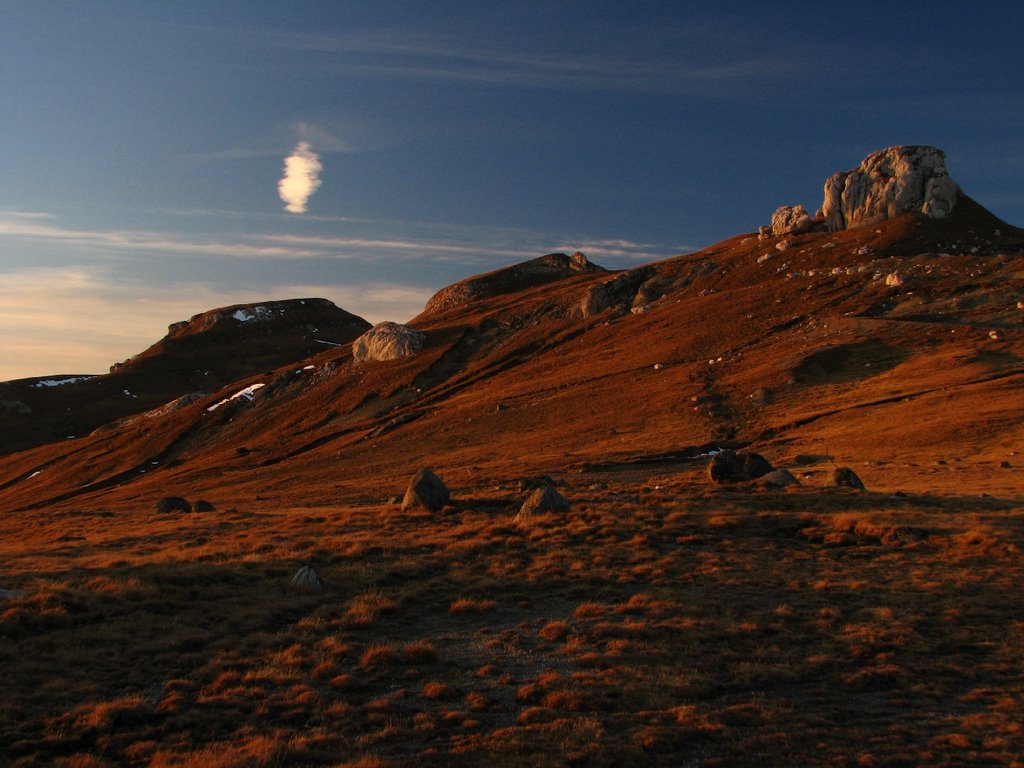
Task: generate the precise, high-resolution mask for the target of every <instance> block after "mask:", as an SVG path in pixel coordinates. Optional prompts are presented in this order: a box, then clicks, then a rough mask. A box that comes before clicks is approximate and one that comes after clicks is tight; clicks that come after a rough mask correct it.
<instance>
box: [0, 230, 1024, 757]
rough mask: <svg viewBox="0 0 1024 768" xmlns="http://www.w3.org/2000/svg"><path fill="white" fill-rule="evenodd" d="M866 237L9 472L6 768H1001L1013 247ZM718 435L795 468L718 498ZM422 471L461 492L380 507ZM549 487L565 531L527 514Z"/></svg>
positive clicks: (54, 453) (671, 273)
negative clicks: (851, 477)
mask: <svg viewBox="0 0 1024 768" xmlns="http://www.w3.org/2000/svg"><path fill="white" fill-rule="evenodd" d="M954 223H955V222H954ZM960 225H961V231H962V229H963V225H964V223H963V222H961V223H960ZM879 229H880V230H881V231H879V232H875V231H874V230H870V231H863V230H861V231H856V232H848V233H844V234H841V235H808V236H803V237H801V238H795V239H794V240H795V242H794V244H793V246H792V247H790V248H789V249H787V250H785V251H778V250H776V249H774V247H773V245H774V243H773V242H769V243H759V242H758V241H757V240H756V238H750V237H746V238H736V239H734V240H732V241H727V242H726V243H723V244H720V245H718V246H715V247H714V248H712V249H709V250H708V251H705V252H702V253H700V254H694V255H690V256H685V257H680V258H678V259H675V260H672V261H670V262H665V263H662V264H661V265H659V266H658V271H659V275H660V276H661V277H662V278H663V279H664V280H665V282H666V284H670V285H673V286H674V287H673V288H672V290H671V291H670V292H669V293H668V295H666V296H665V297H664V298H663V299H661V300H659V301H657V302H655V303H653V304H652V305H651V308H650V309H649V311H647V312H645V313H643V314H638V315H632V314H627V315H625V316H622V317H618V318H613V317H611V316H610V315H609V314H607V313H605V314H603V315H599V316H597V317H595V318H590V319H583V318H581V317H579V315H578V314H576V313H574V312H571V311H570V310H571V309H572V308H574V307H575V306H577V305H578V303H579V301H580V299H581V298H582V295H583V293H584V291H585V290H586V287H587V285H589V284H590V283H592V282H594V281H600V280H601V279H607V278H606V277H605V278H602V277H601V276H596V277H592V276H580V277H576V278H571V279H569V280H567V281H564V282H561V283H558V284H557V285H556V286H548V287H541V288H535V289H530V290H527V291H525V292H522V293H517V294H513V295H509V296H505V297H498V298H493V299H490V300H488V302H487V303H486V304H485V305H476V306H470V307H468V308H465V309H462V310H452V311H448V312H446V313H445V314H439V315H432V316H423V317H421V318H419V320H418V325H419V326H420V327H421V328H423V329H424V330H426V331H427V332H428V348H427V349H426V350H425V351H424V353H422V354H421V355H420V356H418V357H416V358H413V359H412V360H409V361H402V362H395V363H386V364H379V365H368V366H362V367H354V366H352V365H351V363H350V362H349V361H348V360H347V359H346V357H345V356H344V355H343V354H341V355H339V353H337V352H335V353H325V354H323V355H321V356H320V357H318V358H315V359H313V360H312V361H311V362H313V363H314V364H315V365H316V366H317V368H316V370H315V371H312V372H308V373H304V374H302V375H301V376H299V377H298V378H295V379H291V378H290V377H288V376H286V375H285V372H284V371H282V372H280V373H278V374H274V375H272V376H269V377H261V378H262V379H263V380H265V381H266V382H267V383H268V386H267V387H266V388H265V390H268V391H270V393H269V394H268V395H266V396H259V397H257V399H256V401H255V402H254V403H253V404H252V405H251V406H248V407H241V406H239V407H223V408H221V409H218V410H217V411H215V412H213V413H206V412H205V411H204V410H203V409H204V408H205V407H206V406H207V405H209V403H203V404H199V405H196V406H194V407H193V408H192V409H186V410H184V411H182V412H179V413H178V414H175V415H173V416H170V417H167V418H165V419H158V420H152V421H150V422H148V423H145V424H141V425H134V426H132V427H130V428H126V429H124V430H121V431H116V432H114V433H108V434H106V435H103V436H96V437H93V438H84V439H82V440H77V441H69V442H66V443H61V444H59V445H56V446H49V447H43V448H39V449H35V450H33V451H26V452H23V453H20V454H16V455H14V456H11V457H7V458H5V459H4V462H3V464H2V465H0V506H2V507H3V508H4V509H5V510H6V512H5V533H4V535H3V536H2V537H0V563H2V566H0V568H2V570H0V587H2V588H4V589H10V590H19V591H21V592H24V594H12V595H10V596H8V597H6V598H4V599H3V600H2V602H0V610H2V614H0V662H2V666H3V669H4V671H5V672H4V673H5V676H6V681H5V691H6V692H7V695H6V696H4V697H3V703H0V734H2V738H0V744H2V745H3V746H2V747H0V750H2V753H0V754H2V755H3V759H4V760H6V761H7V762H9V763H12V764H16V765H17V764H22V765H53V764H60V763H61V761H64V764H67V765H76V766H79V767H83V766H92V765H95V766H101V765H120V764H134V765H158V766H160V765H190V764H201V765H220V766H228V765H239V766H241V765H268V766H270V765H344V764H351V765H363V766H370V765H391V764H394V765H407V764H423V765H479V764H481V763H484V762H487V763H491V764H494V765H534V764H552V765H556V764H565V765H571V764H586V765H601V764H607V765H629V764H636V765H661V764H663V765H687V764H692V765H730V766H731V765H755V764H758V765H760V764H765V763H768V764H791V765H950V766H953V765H957V766H959V765H1014V764H1017V765H1019V764H1020V762H1019V755H1020V754H1021V753H1022V752H1024V735H1022V733H1021V731H1020V727H1019V723H1020V722H1021V721H1022V720H1024V675H1022V674H1021V672H1020V666H1019V658H1020V653H1021V650H1022V646H1024V624H1022V622H1021V620H1020V616H1019V611H1017V610H1016V609H1015V607H1014V606H1016V604H1017V602H1019V601H1018V600H1017V598H1016V591H1017V588H1018V586H1019V584H1020V582H1021V576H1022V573H1021V570H1022V560H1021V556H1020V553H1021V549H1022V547H1024V518H1022V517H1021V514H1020V510H1021V507H1022V499H1024V493H1022V480H1021V468H1020V466H1019V465H1020V463H1021V460H1020V458H1019V456H1018V455H1017V454H1016V453H1014V451H1015V450H1017V446H1019V445H1021V440H1020V438H1021V431H1022V422H1024V409H1022V407H1021V404H1022V402H1024V399H1022V397H1021V384H1022V381H1024V378H1022V369H1021V360H1022V359H1024V344H1022V341H1024V332H1022V331H1020V330H1018V329H1019V328H1020V320H1019V317H1020V310H1018V309H1017V308H1016V301H1017V300H1019V298H1020V296H1021V288H1022V286H1024V281H1022V275H1021V267H1020V257H1019V256H1012V257H1007V256H1005V255H1000V253H998V252H997V251H1000V250H1002V251H1003V252H1008V251H1007V249H1006V248H1003V249H998V248H996V249H993V251H992V252H991V253H990V254H988V255H985V254H981V255H978V256H966V255H956V254H955V253H953V252H952V251H953V250H954V249H953V248H952V247H948V246H947V247H946V248H943V249H941V250H940V249H939V248H937V247H936V245H937V243H938V242H939V241H940V240H939V235H936V234H934V233H933V234H932V235H931V236H930V237H931V240H930V241H928V242H926V243H923V244H922V243H917V244H916V245H915V244H914V242H913V241H914V238H915V237H917V236H918V235H917V234H916V233H915V228H914V222H913V221H900V222H891V223H890V224H888V225H886V226H883V227H880V228H879ZM939 234H940V235H941V234H942V233H939ZM908 243H910V244H911V245H908ZM1004 245H1006V244H1004ZM911 246H913V247H911ZM862 247H868V248H870V249H871V251H870V252H869V253H866V254H856V253H855V251H856V250H857V249H859V248H862ZM936 252H940V253H946V255H941V256H939V255H935V254H936ZM765 254H769V258H768V259H763V260H760V261H759V259H760V257H762V256H764V255H765ZM708 261H712V262H714V263H715V264H716V269H715V270H714V271H708V270H705V269H704V265H705V264H706V263H707V262H708ZM862 268H863V269H862ZM893 272H897V273H899V274H901V275H902V276H903V277H904V278H905V284H904V285H903V286H902V287H888V286H886V285H885V280H884V278H885V276H886V275H888V274H891V273H893ZM876 275H878V277H877V278H876ZM991 332H995V335H996V336H997V338H992V337H991V336H990V333H991ZM719 357H721V358H722V359H721V361H719V360H718V358H719ZM656 366H657V367H656ZM245 383H248V382H240V384H239V385H238V387H239V388H240V387H241V385H243V384H245ZM271 390H272V391H271ZM228 394H230V393H228ZM221 396H223V394H222V395H219V396H212V397H211V398H210V402H212V401H213V400H214V399H215V398H216V397H221ZM395 417H399V418H398V419H396V421H394V422H391V425H390V426H391V428H390V429H387V430H385V431H381V432H380V433H379V434H375V433H374V431H375V430H376V429H377V428H378V427H380V426H382V425H388V422H389V421H390V420H392V419H395ZM403 419H408V420H403ZM726 439H730V440H736V441H740V442H744V443H750V444H751V445H752V446H753V447H754V448H756V449H757V450H759V451H761V452H762V453H764V454H765V455H766V456H768V458H769V459H771V460H772V461H773V462H774V463H776V464H777V465H782V466H788V467H790V468H791V469H793V471H794V472H796V473H797V474H798V475H799V476H800V477H801V479H802V480H803V483H804V484H803V485H802V486H801V487H800V488H798V489H795V490H791V491H789V492H782V491H765V490H761V489H757V488H756V487H745V486H744V487H740V488H717V487H711V486H709V485H708V483H707V481H706V480H705V478H704V475H703V463H702V462H701V461H699V460H698V461H695V460H690V459H687V458H685V456H684V455H683V453H682V449H683V448H685V447H687V446H699V445H702V444H705V443H708V442H710V441H715V440H726ZM154 461H155V462H157V463H156V464H154V463H153V462H154ZM1004 462H1005V463H1006V464H1008V465H1009V466H1002V464H1003V463H1004ZM836 464H848V465H850V466H853V467H854V468H855V469H856V471H857V472H858V473H859V474H860V475H861V476H862V477H863V478H864V480H865V482H866V483H867V485H868V489H869V490H868V492H867V493H854V492H843V491H838V490H835V489H830V488H827V487H826V486H827V483H828V476H829V473H830V471H831V468H832V467H833V466H834V465H836ZM422 465H431V466H433V467H434V468H435V469H436V470H437V471H438V472H439V473H440V474H441V476H442V477H443V478H444V479H445V480H446V481H447V482H448V483H449V485H451V486H452V487H453V492H454V499H455V501H454V503H453V505H452V507H450V508H449V509H447V510H445V511H444V512H441V513H436V514H429V513H425V512H411V513H410V512H406V513H402V512H399V510H398V507H397V505H394V504H392V503H390V502H389V497H391V496H394V495H398V494H400V493H401V492H402V490H404V483H405V482H406V481H407V479H408V477H409V476H411V475H412V473H413V472H414V471H415V469H417V468H418V467H419V466H422ZM142 470H145V472H143V471H142ZM36 471H41V474H39V475H36V476H35V477H29V475H31V474H32V473H33V472H36ZM539 473H548V474H551V475H553V476H554V477H555V478H556V479H558V480H559V481H560V482H562V483H564V487H563V488H562V492H563V493H564V494H565V495H566V496H567V497H568V498H569V499H570V501H571V502H572V504H573V511H572V512H571V513H570V514H569V515H567V516H564V515H563V516H546V515H545V516H540V517H537V518H533V519H530V520H526V521H521V522H518V523H517V522H515V521H514V520H513V517H514V513H515V510H516V509H517V508H518V505H519V503H520V502H521V500H522V498H523V495H524V494H523V492H521V491H520V490H519V485H518V481H519V480H520V478H522V477H524V476H530V475H535V474H539ZM86 482H90V483H93V485H92V486H91V487H83V484H84V483H86ZM897 492H898V493H897ZM168 493H181V494H183V495H186V496H188V497H189V498H196V497H199V496H203V497H204V498H208V499H209V500H211V501H213V502H214V503H215V505H216V506H217V508H218V511H216V512H213V513H201V514H194V515H186V516H180V515H161V514H158V513H156V512H154V511H152V510H153V501H154V500H155V499H156V498H159V497H160V496H163V495H166V494H168ZM919 531H924V532H926V533H927V534H928V536H927V538H924V539H921V540H919V536H920V532H919ZM303 563H311V564H313V565H314V566H315V567H316V568H317V569H318V570H319V572H320V573H321V575H322V576H323V578H324V579H325V580H326V582H327V588H326V589H325V591H324V592H322V593H319V594H303V593H296V592H293V591H291V590H290V589H288V587H287V582H288V578H289V577H290V576H291V574H292V573H294V571H295V570H296V569H297V568H298V566H299V565H301V564H303ZM1015 761H1017V762H1015Z"/></svg>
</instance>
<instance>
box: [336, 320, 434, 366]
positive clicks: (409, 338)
mask: <svg viewBox="0 0 1024 768" xmlns="http://www.w3.org/2000/svg"><path fill="white" fill-rule="evenodd" d="M426 338H427V337H426V336H425V335H424V334H423V333H420V332H419V331H417V330H415V329H413V328H410V327H409V326H408V325H402V324H401V323H392V322H391V321H384V322H383V323H377V325H375V326H373V328H371V329H370V330H368V331H367V332H366V333H364V334H363V335H362V336H360V337H359V338H358V339H356V340H355V341H353V342H352V357H353V359H355V360H356V361H357V362H363V361H367V360H376V361H383V360H401V359H402V358H405V357H412V356H413V355H415V354H416V353H417V352H419V351H420V350H421V349H423V342H424V341H426Z"/></svg>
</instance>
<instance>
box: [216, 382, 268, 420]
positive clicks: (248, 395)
mask: <svg viewBox="0 0 1024 768" xmlns="http://www.w3.org/2000/svg"><path fill="white" fill-rule="evenodd" d="M264 386H266V385H265V384H263V383H259V384H252V385H251V386H248V387H246V388H245V389H243V390H240V391H238V392H235V394H233V395H232V396H231V397H225V398H224V399H223V400H221V401H220V402H219V403H214V404H213V405H211V406H210V407H209V408H207V409H206V411H207V413H209V412H210V411H215V410H217V409H218V408H220V407H221V406H222V405H224V403H230V402H231V401H232V400H237V399H238V398H240V397H244V398H245V399H246V400H248V401H249V402H250V403H251V402H252V399H253V393H255V392H256V390H257V389H260V388H261V387H264Z"/></svg>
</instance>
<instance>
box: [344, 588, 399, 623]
mask: <svg viewBox="0 0 1024 768" xmlns="http://www.w3.org/2000/svg"><path fill="white" fill-rule="evenodd" d="M397 607H398V602H397V601H396V600H394V599H393V598H390V597H388V596H387V595H385V594H384V593H383V592H381V591H379V590H373V591H370V592H364V593H362V594H360V595H356V596H355V597H353V598H352V600H351V601H350V602H349V604H348V607H347V608H346V609H345V614H344V616H343V618H342V622H343V623H344V624H345V626H348V627H368V626H370V625H371V624H373V622H374V621H376V620H377V617H378V616H380V615H381V614H382V613H388V612H390V611H393V610H395V609H396V608H397Z"/></svg>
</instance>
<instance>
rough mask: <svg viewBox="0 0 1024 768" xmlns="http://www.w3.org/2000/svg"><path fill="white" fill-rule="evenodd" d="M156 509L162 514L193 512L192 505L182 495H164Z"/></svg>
mask: <svg viewBox="0 0 1024 768" xmlns="http://www.w3.org/2000/svg"><path fill="white" fill-rule="evenodd" d="M156 511H157V512H159V513H161V514H166V513H168V512H191V511H192V505H191V504H189V503H188V501H187V500H186V499H183V498H181V496H164V497H163V498H162V499H160V500H159V501H158V502H157V503H156Z"/></svg>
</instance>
